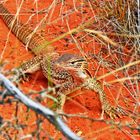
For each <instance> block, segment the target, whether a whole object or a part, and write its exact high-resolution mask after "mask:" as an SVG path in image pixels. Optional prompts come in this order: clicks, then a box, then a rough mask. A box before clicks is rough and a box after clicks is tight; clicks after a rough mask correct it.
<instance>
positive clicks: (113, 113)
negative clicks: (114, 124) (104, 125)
mask: <svg viewBox="0 0 140 140" xmlns="http://www.w3.org/2000/svg"><path fill="white" fill-rule="evenodd" d="M104 112H105V113H106V114H107V115H108V116H109V117H110V118H111V119H116V118H121V117H122V116H124V115H127V113H126V112H125V111H124V110H123V109H122V108H119V107H114V106H110V107H107V108H105V109H104Z"/></svg>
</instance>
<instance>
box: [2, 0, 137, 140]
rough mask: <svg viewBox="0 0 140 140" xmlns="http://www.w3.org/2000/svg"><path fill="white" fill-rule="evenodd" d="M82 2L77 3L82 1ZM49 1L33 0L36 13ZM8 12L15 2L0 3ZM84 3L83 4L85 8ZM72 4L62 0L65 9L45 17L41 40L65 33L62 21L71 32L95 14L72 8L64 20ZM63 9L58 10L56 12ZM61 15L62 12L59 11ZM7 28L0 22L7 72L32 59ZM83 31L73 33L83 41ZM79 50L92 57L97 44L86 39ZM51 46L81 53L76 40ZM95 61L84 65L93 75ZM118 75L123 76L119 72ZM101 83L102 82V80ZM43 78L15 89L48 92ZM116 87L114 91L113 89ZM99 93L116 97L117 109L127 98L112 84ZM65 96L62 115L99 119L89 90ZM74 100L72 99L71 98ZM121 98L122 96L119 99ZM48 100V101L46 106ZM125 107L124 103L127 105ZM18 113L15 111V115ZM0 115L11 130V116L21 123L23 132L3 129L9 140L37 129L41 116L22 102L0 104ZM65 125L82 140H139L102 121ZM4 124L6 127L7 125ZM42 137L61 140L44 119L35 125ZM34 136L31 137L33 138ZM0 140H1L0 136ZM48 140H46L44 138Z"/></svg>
mask: <svg viewBox="0 0 140 140" xmlns="http://www.w3.org/2000/svg"><path fill="white" fill-rule="evenodd" d="M34 2H35V1H32V0H30V1H29V0H26V1H25V2H24V3H23V6H22V8H21V12H20V16H19V18H20V20H21V21H22V22H23V23H26V21H27V20H28V19H29V17H30V16H31V15H33V13H34V11H36V10H37V9H36V5H35V3H34ZM81 2H82V1H81ZM81 2H80V1H77V2H76V6H77V7H78V6H79V5H80V4H81ZM51 3H52V1H51V0H48V1H46V0H42V1H38V10H42V9H46V10H48V9H47V8H46V7H49V5H50V4H51ZM4 5H5V6H6V7H7V8H8V9H9V10H10V11H11V12H12V13H15V11H16V1H13V0H8V1H7V2H6V3H5V4H4ZM87 5H88V4H87ZM73 7H74V3H73V2H72V1H71V0H67V1H66V5H65V6H63V7H62V5H61V2H60V3H59V4H56V5H55V6H54V9H53V8H52V9H53V10H54V11H52V15H51V14H50V13H51V12H50V11H49V16H48V17H47V19H46V21H45V22H44V24H43V25H41V26H40V27H39V32H40V33H41V34H43V35H44V36H45V37H46V39H48V40H52V39H54V38H55V37H57V36H59V35H61V34H62V33H65V32H67V31H68V27H67V24H66V23H67V22H68V24H69V26H70V29H73V28H75V27H77V26H78V25H79V24H80V23H82V22H83V21H86V20H87V19H89V18H90V17H93V16H94V13H93V12H92V11H91V9H90V8H89V6H84V7H83V9H82V10H83V11H84V12H83V13H82V12H81V11H80V10H79V9H77V11H75V9H74V10H73V12H72V13H71V14H70V15H67V16H65V15H66V14H64V13H65V12H66V11H68V10H70V9H73ZM61 8H63V9H61ZM60 9H61V10H62V11H61V10H60ZM60 11H61V12H62V13H63V15H64V18H63V19H62V15H61V13H60ZM44 15H45V14H39V15H35V16H33V17H32V19H31V20H30V21H29V24H30V25H31V26H33V28H34V27H35V26H36V25H37V24H38V23H39V21H40V19H42V18H43V17H44ZM8 33H9V30H8V28H7V27H6V26H5V24H4V23H3V21H2V20H1V19H0V53H1V54H2V60H4V61H7V62H9V63H8V64H7V65H6V69H11V68H15V67H17V66H19V65H20V64H21V63H22V62H23V61H26V60H28V59H30V58H32V57H33V55H32V54H31V53H30V52H29V51H26V49H25V48H24V45H23V44H22V43H21V42H19V40H18V39H16V37H15V36H14V35H13V34H11V33H10V35H9V37H8ZM82 36H83V34H82V33H78V34H75V38H77V39H78V38H80V37H82ZM79 43H80V45H81V46H82V48H83V50H84V52H85V54H88V52H91V53H93V54H95V53H97V52H98V51H99V50H100V46H99V45H98V43H97V42H95V41H94V40H93V38H90V37H85V38H83V40H82V41H81V42H79ZM53 45H54V46H56V51H57V52H60V53H65V52H71V53H80V51H79V49H78V48H77V47H76V45H75V42H74V41H73V40H72V38H71V37H70V36H66V37H65V38H64V39H61V40H59V41H57V42H55V43H54V44H53ZM98 65H99V64H98V63H97V61H96V60H94V59H93V60H92V61H90V62H89V70H90V72H91V73H92V75H94V74H95V71H96V69H97V68H98ZM93 66H94V67H93ZM107 72H108V70H106V69H105V68H102V67H101V68H100V69H99V71H98V72H97V73H96V77H98V76H100V75H103V74H105V73H107ZM118 74H119V75H120V76H121V77H123V75H122V74H121V73H118ZM114 79H115V77H114V76H109V77H107V78H105V79H103V80H105V81H111V80H114ZM103 80H101V83H103V82H104V81H103ZM47 82H48V81H47V80H46V78H45V77H44V76H43V75H42V73H41V72H37V73H34V74H32V75H31V76H30V78H29V82H25V83H23V84H20V88H22V90H23V91H24V93H29V92H31V90H37V91H39V90H40V89H41V87H44V88H47ZM116 89H117V90H116ZM104 90H105V92H106V93H107V97H108V99H109V101H110V102H111V104H113V105H116V103H115V99H116V98H118V100H117V102H118V104H119V105H121V106H124V107H126V105H125V104H124V99H125V98H126V97H127V98H128V99H130V100H132V101H133V99H132V97H131V96H130V93H129V92H128V91H127V89H125V87H124V86H123V85H122V84H121V83H118V84H116V83H115V84H113V85H112V86H110V87H107V86H104ZM35 97H36V94H35V93H34V94H32V95H30V98H33V99H35ZM69 97H71V98H70V100H67V102H66V103H65V106H64V111H65V112H66V113H68V114H69V113H70V114H79V113H80V114H81V115H86V116H88V117H91V118H95V119H96V118H99V117H100V114H101V105H100V102H99V98H98V95H97V94H96V93H95V92H93V91H89V90H85V89H82V90H80V91H76V92H74V93H72V94H71V95H70V96H69ZM72 97H73V98H72ZM124 97H125V98H124ZM48 102H49V103H48ZM128 103H130V102H129V101H128V100H126V104H127V105H128ZM42 104H44V105H46V106H47V104H51V102H50V101H49V100H47V99H44V101H43V102H42ZM127 107H128V108H129V109H132V110H133V103H132V102H131V104H130V106H127ZM16 109H17V112H16ZM0 116H2V117H3V119H4V120H8V121H11V122H12V124H13V125H14V126H15V125H16V124H17V122H16V119H15V117H14V116H17V118H18V123H19V124H23V125H26V126H25V128H24V129H22V130H23V131H21V130H20V129H19V130H16V129H15V128H13V127H7V128H5V129H7V130H3V131H7V133H8V134H9V135H10V136H12V138H14V137H15V136H17V138H16V139H19V138H20V137H23V136H26V135H28V134H31V133H32V132H35V131H36V129H38V128H37V127H38V126H37V125H36V120H37V117H38V118H42V117H41V116H39V115H36V114H35V113H34V112H33V111H31V110H28V109H27V108H26V107H25V106H24V105H23V104H21V103H18V104H16V103H11V104H3V105H0ZM104 117H105V120H110V118H108V116H106V115H104ZM115 121H116V122H118V121H121V122H122V123H123V124H125V123H127V122H128V123H133V120H132V119H131V118H129V117H122V118H119V119H116V120H115ZM66 123H67V124H68V126H69V127H70V128H71V129H72V130H73V131H74V132H75V133H77V134H80V136H81V137H83V138H84V139H87V140H91V139H98V140H108V139H110V140H120V139H123V140H126V139H127V140H128V139H132V138H135V139H140V136H139V134H138V133H137V132H135V131H132V130H130V129H129V128H126V127H120V128H117V127H116V126H114V125H109V124H106V123H105V122H100V121H90V120H88V119H82V118H80V117H73V118H72V117H71V118H68V119H67V122H66ZM7 126H8V124H7ZM47 135H50V136H52V137H53V138H54V139H56V140H58V139H59V138H62V139H65V138H64V137H63V136H62V134H61V133H60V132H58V131H57V130H56V129H55V128H54V127H53V126H52V125H51V124H50V123H49V122H48V121H47V120H45V119H43V123H41V124H40V137H41V139H43V137H47ZM35 137H36V135H35V136H34V139H35ZM0 139H3V137H2V136H1V138H0ZM27 139H28V138H27ZM46 139H47V138H46Z"/></svg>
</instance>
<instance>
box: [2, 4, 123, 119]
mask: <svg viewBox="0 0 140 140" xmlns="http://www.w3.org/2000/svg"><path fill="white" fill-rule="evenodd" d="M0 17H1V18H2V19H3V21H4V22H5V24H6V26H7V27H8V28H9V29H10V30H11V32H12V33H13V34H14V35H15V36H16V37H17V38H18V39H19V40H20V41H21V42H22V43H23V44H25V45H28V48H29V50H30V51H31V52H33V53H34V54H35V55H36V56H35V57H34V58H32V59H31V60H28V61H27V62H25V63H23V64H22V65H21V66H20V70H21V71H23V73H33V72H35V71H37V70H39V69H41V70H42V71H43V74H44V76H45V77H46V78H47V79H48V80H49V81H51V82H52V83H54V84H55V85H60V87H59V90H58V94H61V93H62V94H61V95H64V96H63V98H64V101H63V103H60V104H61V107H60V108H61V110H63V105H64V103H65V93H66V92H68V91H71V90H73V89H74V88H76V87H78V86H79V85H80V84H82V83H85V85H86V86H85V88H88V89H91V90H94V91H95V92H97V93H99V98H100V102H101V104H102V112H105V113H106V114H107V115H109V116H110V118H116V117H117V116H119V113H121V112H120V110H118V108H116V107H114V106H112V105H111V104H110V103H109V101H108V100H107V97H106V93H105V92H104V91H103V90H102V87H101V86H100V83H99V82H98V81H96V80H95V79H93V78H91V75H90V72H89V71H88V69H87V67H88V64H87V61H86V59H85V58H84V57H82V56H79V55H76V54H69V53H65V54H62V55H60V54H59V53H57V52H55V51H54V48H53V47H52V46H47V47H45V49H42V50H41V51H40V52H37V51H34V50H35V49H34V48H36V47H38V46H41V45H43V44H44V43H45V42H46V41H47V40H46V39H45V38H44V37H42V36H41V35H40V34H38V33H36V32H35V33H33V29H32V28H31V27H30V25H29V24H26V25H24V24H22V23H21V22H20V21H18V20H17V19H16V18H15V17H14V15H12V14H11V13H10V12H9V11H8V10H7V9H6V8H5V7H4V6H3V4H0ZM32 33H33V34H32ZM31 35H32V36H31ZM102 114H103V113H102ZM121 114H122V113H121Z"/></svg>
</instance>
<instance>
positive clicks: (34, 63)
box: [19, 55, 43, 73]
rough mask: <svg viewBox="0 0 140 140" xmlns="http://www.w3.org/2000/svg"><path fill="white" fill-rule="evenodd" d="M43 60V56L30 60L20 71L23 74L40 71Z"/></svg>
mask: <svg viewBox="0 0 140 140" xmlns="http://www.w3.org/2000/svg"><path fill="white" fill-rule="evenodd" d="M42 59H43V56H42V55H38V56H35V57H34V58H32V59H30V60H28V61H27V62H25V63H23V64H22V65H21V66H20V67H19V69H20V70H21V71H22V72H23V73H33V72H35V71H37V70H39V69H40V64H41V61H42Z"/></svg>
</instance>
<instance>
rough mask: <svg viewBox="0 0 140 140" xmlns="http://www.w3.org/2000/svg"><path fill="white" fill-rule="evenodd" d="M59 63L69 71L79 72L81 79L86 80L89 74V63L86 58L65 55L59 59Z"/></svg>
mask: <svg viewBox="0 0 140 140" xmlns="http://www.w3.org/2000/svg"><path fill="white" fill-rule="evenodd" d="M57 63H58V64H59V65H60V66H62V67H64V68H66V69H69V70H74V71H77V74H78V75H79V77H81V78H86V77H87V74H88V75H89V73H87V67H88V64H87V61H86V59H85V58H84V57H82V56H79V55H75V54H63V55H62V56H61V57H59V58H58V59H57Z"/></svg>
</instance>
